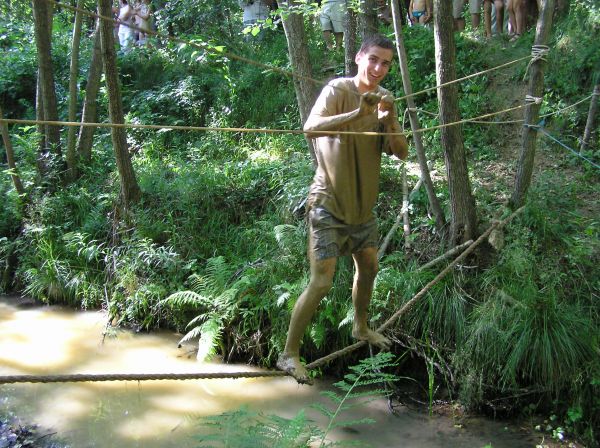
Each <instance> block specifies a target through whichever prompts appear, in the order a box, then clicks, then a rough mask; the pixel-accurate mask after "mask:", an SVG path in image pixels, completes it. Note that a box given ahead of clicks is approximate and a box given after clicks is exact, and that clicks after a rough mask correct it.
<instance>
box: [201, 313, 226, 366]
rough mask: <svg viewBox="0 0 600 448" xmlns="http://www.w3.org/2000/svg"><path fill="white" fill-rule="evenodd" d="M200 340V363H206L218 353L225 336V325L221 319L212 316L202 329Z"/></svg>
mask: <svg viewBox="0 0 600 448" xmlns="http://www.w3.org/2000/svg"><path fill="white" fill-rule="evenodd" d="M199 328H200V333H201V335H200V340H199V341H198V355H197V359H198V361H205V360H207V359H209V358H210V357H212V356H213V355H214V354H215V353H216V349H217V347H218V346H219V344H220V342H221V336H222V334H223V323H222V321H221V319H220V317H215V316H212V317H210V318H209V319H208V320H207V321H206V322H204V323H203V324H202V325H201V326H200V327H199Z"/></svg>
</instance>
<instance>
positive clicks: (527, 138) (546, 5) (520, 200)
mask: <svg viewBox="0 0 600 448" xmlns="http://www.w3.org/2000/svg"><path fill="white" fill-rule="evenodd" d="M553 12H554V0H544V1H543V2H542V11H541V13H540V15H539V19H538V23H537V27H536V30H535V43H534V45H541V46H545V45H546V43H547V42H548V37H549V36H550V28H551V26H552V13H553ZM545 65H546V62H545V61H544V60H543V59H536V60H535V61H533V62H532V64H531V67H530V72H529V73H530V76H529V92H528V97H530V98H531V97H533V98H542V97H543V96H544V67H545ZM540 108H541V103H537V102H532V103H531V106H529V107H528V108H526V109H525V124H524V127H523V135H522V146H521V154H520V156H519V164H518V165H517V173H516V176H515V189H514V191H513V194H512V197H511V198H510V207H511V208H512V209H513V210H516V209H517V208H519V207H521V205H523V204H524V203H525V197H526V196H527V190H528V189H529V185H530V184H531V174H532V172H533V162H534V159H535V146H536V138H537V131H536V130H535V129H534V128H531V127H530V125H532V124H534V125H535V124H537V123H538V119H539V113H540Z"/></svg>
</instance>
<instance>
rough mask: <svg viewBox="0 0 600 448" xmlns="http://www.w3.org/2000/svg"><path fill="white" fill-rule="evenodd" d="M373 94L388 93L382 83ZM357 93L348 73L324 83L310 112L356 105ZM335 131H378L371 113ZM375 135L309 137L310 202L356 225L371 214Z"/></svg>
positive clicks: (377, 159)
mask: <svg viewBox="0 0 600 448" xmlns="http://www.w3.org/2000/svg"><path fill="white" fill-rule="evenodd" d="M374 93H378V94H380V95H386V94H389V92H388V91H387V90H385V89H383V88H382V87H378V88H377V90H375V91H374ZM359 104H360V94H359V93H358V89H357V88H356V85H355V84H354V81H353V79H352V78H338V79H334V80H333V81H331V82H329V84H328V85H327V86H325V88H324V89H323V91H322V92H321V95H319V98H318V99H317V101H316V103H315V105H314V106H313V108H312V111H311V116H314V115H316V116H319V117H327V116H332V115H339V114H343V113H346V112H351V111H353V110H356V109H358V107H359ZM339 130H340V131H359V132H361V131H374V132H377V131H379V130H380V127H379V120H378V119H377V114H371V115H368V116H366V117H362V118H359V119H357V120H355V121H353V122H352V123H349V124H347V125H344V126H341V127H340V129H339ZM382 140H383V139H382V138H381V136H366V135H344V134H341V135H340V134H338V135H329V136H322V137H318V138H315V139H314V141H315V152H316V156H317V161H318V164H319V166H318V167H317V171H316V173H315V177H314V179H313V184H312V186H311V187H310V193H309V204H310V206H311V207H314V206H323V207H325V208H326V209H327V210H328V211H329V213H331V214H332V215H333V216H335V217H336V218H338V219H339V220H341V221H343V222H345V223H346V224H350V225H355V224H362V223H365V222H367V221H369V220H370V219H372V218H373V207H374V206H375V202H376V200H377V194H378V192H379V173H380V170H381V146H382V143H381V142H382Z"/></svg>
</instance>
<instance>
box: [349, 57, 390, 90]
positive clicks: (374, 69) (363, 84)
mask: <svg viewBox="0 0 600 448" xmlns="http://www.w3.org/2000/svg"><path fill="white" fill-rule="evenodd" d="M393 56H394V53H393V52H392V50H388V49H387V48H381V47H377V46H373V47H369V48H367V49H366V50H364V51H362V52H360V53H358V54H357V55H356V58H355V61H356V65H357V66H358V72H357V74H356V76H357V79H358V84H359V85H358V87H359V91H360V92H361V93H364V92H369V91H371V90H374V89H375V88H376V87H377V86H378V85H379V83H380V82H381V81H382V80H383V78H385V75H387V73H388V71H389V70H390V66H391V65H392V58H393Z"/></svg>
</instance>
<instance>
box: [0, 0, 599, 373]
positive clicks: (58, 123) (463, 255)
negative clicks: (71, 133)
mask: <svg viewBox="0 0 600 448" xmlns="http://www.w3.org/2000/svg"><path fill="white" fill-rule="evenodd" d="M46 1H47V2H48V3H52V4H54V5H56V6H60V7H62V8H64V9H69V10H72V11H76V12H81V13H82V14H85V15H88V16H90V17H94V18H97V19H101V20H106V21H109V22H112V23H114V24H116V23H118V21H116V20H115V19H113V18H112V17H105V16H102V15H99V14H96V13H94V12H91V11H87V10H84V9H81V8H78V7H75V6H71V5H68V4H65V3H61V2H58V1H56V0H46ZM123 25H126V26H129V27H130V28H132V29H136V30H138V31H140V29H139V28H137V27H136V26H134V25H130V24H123ZM143 31H144V32H146V33H147V34H149V35H152V36H155V37H159V38H163V39H166V40H168V41H171V42H175V43H179V44H185V45H189V46H192V47H195V48H199V49H201V50H206V51H217V52H218V53H219V54H220V55H222V56H224V57H227V58H230V59H233V60H238V61H241V62H245V63H248V64H252V65H256V66H258V67H261V68H264V69H268V70H272V71H275V72H278V73H281V74H283V75H286V76H291V77H295V78H300V79H305V80H308V81H310V82H313V83H316V84H319V85H325V84H326V83H327V82H325V81H319V80H316V79H313V78H307V77H304V76H300V75H298V74H296V73H293V72H290V71H287V70H284V69H281V68H279V67H275V66H272V65H268V64H263V63H261V62H258V61H254V60H251V59H248V58H245V57H243V56H239V55H236V54H234V53H231V52H228V51H219V50H217V49H216V48H215V47H211V46H210V45H206V44H200V43H198V42H192V41H186V40H183V39H179V38H176V37H173V36H167V35H162V34H160V33H157V32H154V31H147V30H143ZM546 53H547V50H546V49H544V51H543V52H541V54H540V51H539V49H536V48H534V49H533V50H532V55H529V56H525V57H522V58H518V59H515V60H513V61H510V62H507V63H504V64H501V65H498V66H496V67H492V68H490V69H487V70H483V71H480V72H477V73H473V74H471V75H468V76H465V77H463V78H459V79H455V80H453V81H450V82H447V83H444V84H440V85H436V86H434V87H430V88H427V89H424V90H421V91H418V92H415V93H412V94H410V95H406V96H402V97H399V98H396V101H401V100H403V99H406V98H409V97H413V96H417V95H420V94H423V93H426V92H430V91H433V90H436V89H439V88H442V87H445V86H447V85H450V84H454V83H457V82H461V81H464V80H466V79H470V78H473V77H475V76H479V75H482V74H485V73H489V72H491V71H494V70H498V69H501V68H504V67H507V66H510V65H512V64H515V63H517V62H520V61H523V60H526V59H530V63H529V65H531V63H532V62H533V61H535V60H537V59H541V58H543V56H545V54H546ZM529 65H528V67H529ZM591 97H592V95H590V96H588V97H586V98H584V99H582V100H580V101H578V102H576V103H574V104H572V105H571V106H567V107H565V108H563V109H560V110H557V111H555V112H553V113H550V114H546V115H543V116H542V117H548V116H551V115H555V114H558V113H559V112H562V111H563V110H566V109H569V108H572V107H575V106H576V105H578V104H581V103H582V102H584V101H587V100H588V99H590V98H591ZM541 101H542V98H526V102H525V104H523V105H519V106H516V107H511V108H507V109H504V110H501V111H497V112H492V113H488V114H484V115H481V116H478V117H474V118H467V119H463V120H460V121H456V122H453V123H446V124H442V125H438V126H432V127H428V128H422V129H418V130H417V131H415V132H427V131H432V130H436V129H440V128H444V127H448V126H455V125H459V124H463V123H477V124H504V123H519V122H522V121H523V120H511V121H504V122H498V121H497V122H494V121H481V120H482V119H484V118H489V117H492V116H496V115H500V114H503V113H506V112H510V111H515V110H519V109H523V108H526V107H529V106H531V105H532V104H540V103H541ZM0 123H7V124H9V123H10V124H20V125H34V124H35V125H50V126H76V127H81V126H87V127H99V128H131V129H159V130H165V129H166V130H182V131H204V132H207V131H215V132H239V133H265V134H284V133H285V134H305V133H306V132H305V131H302V130H289V129H251V128H219V127H204V126H171V125H148V124H133V123H84V122H68V121H45V120H18V119H4V118H0ZM310 133H311V134H313V135H321V134H322V135H330V134H331V132H330V131H311V132H310ZM335 133H336V134H345V135H356V134H358V135H389V133H380V132H351V131H346V132H340V131H336V132H335ZM400 134H403V135H408V134H409V133H408V132H402V133H397V134H393V135H400ZM522 210H523V207H521V208H519V209H518V210H516V211H514V212H513V213H512V214H511V215H510V216H508V217H507V218H505V219H504V220H503V221H495V222H494V223H493V224H492V225H491V226H490V227H489V228H488V229H487V230H486V231H485V232H484V233H483V234H482V235H481V236H480V237H479V238H478V239H477V240H476V241H475V242H474V243H473V244H471V245H470V246H469V247H468V248H467V249H465V250H464V252H462V253H461V254H460V255H459V256H458V257H457V258H456V259H454V260H453V261H452V262H451V263H450V264H449V265H448V266H447V267H446V268H445V269H444V270H443V271H441V272H440V273H439V274H438V275H437V276H436V277H435V278H434V279H433V280H432V281H431V282H429V283H428V284H427V285H425V287H423V288H422V289H421V290H420V291H419V292H418V293H417V294H416V295H415V296H414V297H412V298H411V299H410V300H409V301H408V302H406V303H405V304H404V305H403V306H402V307H401V308H400V309H398V310H397V311H396V312H395V313H394V314H393V315H392V316H391V317H390V318H389V319H388V320H387V321H386V322H384V323H383V324H382V325H381V326H380V327H379V328H378V329H377V331H378V332H383V331H385V330H387V329H389V328H390V326H391V325H392V324H394V323H395V322H396V321H397V320H398V319H399V318H400V317H402V316H403V315H404V314H406V313H407V312H408V311H409V310H410V309H411V308H412V307H413V305H414V304H415V303H416V302H417V301H419V300H420V299H421V298H423V297H424V296H425V294H427V292H428V291H429V290H430V289H431V288H432V287H433V286H434V285H435V284H436V283H438V282H439V281H440V280H442V279H443V278H444V277H445V276H446V275H447V274H448V273H449V272H450V271H451V270H452V269H453V268H454V266H456V265H457V264H458V263H459V262H460V261H462V260H463V259H465V258H466V257H467V256H468V255H470V254H471V253H472V252H473V251H474V250H475V249H476V248H477V247H478V246H479V245H480V244H481V243H482V242H483V241H484V240H485V239H486V238H487V237H488V236H489V235H490V233H491V232H492V231H493V230H494V229H499V228H502V227H504V226H505V225H506V224H508V223H509V222H510V221H511V220H512V219H513V218H514V217H515V216H516V215H517V214H519V213H520V212H521V211H522ZM366 344H367V342H366V341H359V342H356V343H354V344H352V345H349V346H347V347H345V348H343V349H341V350H338V351H335V352H333V353H331V354H329V355H326V356H324V357H322V358H319V359H317V360H316V361H313V362H311V363H309V364H307V365H306V367H307V369H309V370H313V369H316V368H318V367H321V366H323V365H325V364H327V363H329V362H331V361H333V360H335V359H337V358H339V357H341V356H344V355H346V354H348V353H351V352H353V351H354V350H356V349H358V348H360V347H363V346H365V345H366ZM287 375H289V374H288V373H286V372H283V371H260V372H256V371H242V372H216V373H215V372H209V373H207V372H198V373H154V374H152V373H151V374H62V375H6V376H0V384H9V383H57V382H102V381H150V380H192V379H227V378H229V379H238V378H265V377H281V376H287Z"/></svg>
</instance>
